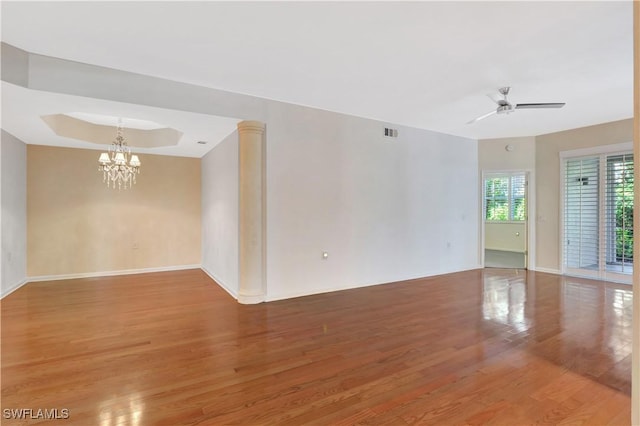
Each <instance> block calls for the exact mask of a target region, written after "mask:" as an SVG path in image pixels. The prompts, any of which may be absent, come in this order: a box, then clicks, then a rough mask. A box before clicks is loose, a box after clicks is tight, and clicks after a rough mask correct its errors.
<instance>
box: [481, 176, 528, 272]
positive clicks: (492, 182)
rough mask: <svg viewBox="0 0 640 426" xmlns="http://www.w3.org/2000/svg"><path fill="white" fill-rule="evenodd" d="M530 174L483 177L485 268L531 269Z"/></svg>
mask: <svg viewBox="0 0 640 426" xmlns="http://www.w3.org/2000/svg"><path fill="white" fill-rule="evenodd" d="M528 181H529V176H528V172H525V171H515V172H488V173H485V174H484V176H483V185H482V186H483V197H482V199H483V209H482V211H483V213H482V214H483V226H484V266H485V267H486V268H513V269H526V268H527V266H528V249H527V247H528V243H529V239H528V234H529V232H528V205H529V203H528Z"/></svg>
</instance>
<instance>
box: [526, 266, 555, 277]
mask: <svg viewBox="0 0 640 426" xmlns="http://www.w3.org/2000/svg"><path fill="white" fill-rule="evenodd" d="M529 269H530V270H531V271H536V272H546V273H547V274H554V275H562V271H560V270H559V269H551V268H540V267H535V268H529Z"/></svg>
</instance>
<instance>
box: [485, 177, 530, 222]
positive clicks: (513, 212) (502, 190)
mask: <svg viewBox="0 0 640 426" xmlns="http://www.w3.org/2000/svg"><path fill="white" fill-rule="evenodd" d="M526 184H527V180H526V178H525V175H524V174H523V173H501V174H492V175H487V176H486V177H485V180H484V213H485V220H487V221H522V220H526V217H527V203H526V190H525V189H526Z"/></svg>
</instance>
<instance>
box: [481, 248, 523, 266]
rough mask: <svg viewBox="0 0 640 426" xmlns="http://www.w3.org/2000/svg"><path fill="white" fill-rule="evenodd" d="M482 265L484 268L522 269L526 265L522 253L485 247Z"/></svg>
mask: <svg viewBox="0 0 640 426" xmlns="http://www.w3.org/2000/svg"><path fill="white" fill-rule="evenodd" d="M484 266H485V267H486V268H517V269H524V268H525V267H526V266H525V259H524V253H518V252H515V251H503V250H490V249H485V251H484Z"/></svg>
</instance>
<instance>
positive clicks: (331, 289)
mask: <svg viewBox="0 0 640 426" xmlns="http://www.w3.org/2000/svg"><path fill="white" fill-rule="evenodd" d="M477 269H483V267H482V265H475V266H472V267H470V268H462V269H454V270H451V271H441V272H436V273H434V274H433V275H423V276H417V277H408V278H398V279H394V280H393V281H384V282H378V283H364V284H355V285H350V286H345V287H339V286H334V287H325V288H314V289H310V290H305V291H304V292H302V291H296V292H286V293H276V294H273V293H272V294H267V297H266V298H265V299H264V301H265V302H274V301H276V300H286V299H293V298H296V297H304V296H312V295H314V294H322V293H333V292H334V291H343V290H352V289H355V288H364V287H373V286H378V285H386V284H397V283H399V282H403V281H414V280H422V279H426V278H432V277H437V276H440V275H448V274H455V273H457V272H465V271H475V270H477Z"/></svg>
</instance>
